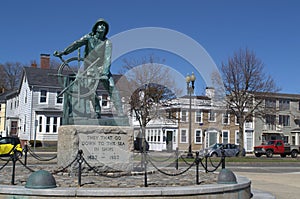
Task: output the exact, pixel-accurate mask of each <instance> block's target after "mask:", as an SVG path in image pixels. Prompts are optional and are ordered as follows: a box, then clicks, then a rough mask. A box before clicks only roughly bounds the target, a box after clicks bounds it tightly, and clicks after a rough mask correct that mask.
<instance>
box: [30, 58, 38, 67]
mask: <svg viewBox="0 0 300 199" xmlns="http://www.w3.org/2000/svg"><path fill="white" fill-rule="evenodd" d="M31 67H32V68H36V67H37V64H36V61H35V60H34V61H32V62H31Z"/></svg>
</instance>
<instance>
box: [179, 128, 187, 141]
mask: <svg viewBox="0 0 300 199" xmlns="http://www.w3.org/2000/svg"><path fill="white" fill-rule="evenodd" d="M180 142H181V143H187V130H186V129H181V131H180Z"/></svg>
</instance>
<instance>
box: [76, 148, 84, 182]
mask: <svg viewBox="0 0 300 199" xmlns="http://www.w3.org/2000/svg"><path fill="white" fill-rule="evenodd" d="M82 153H83V152H82V150H79V151H78V159H77V162H78V186H79V187H81V164H82Z"/></svg>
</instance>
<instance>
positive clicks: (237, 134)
mask: <svg viewBox="0 0 300 199" xmlns="http://www.w3.org/2000/svg"><path fill="white" fill-rule="evenodd" d="M235 144H240V135H239V132H238V131H236V132H235Z"/></svg>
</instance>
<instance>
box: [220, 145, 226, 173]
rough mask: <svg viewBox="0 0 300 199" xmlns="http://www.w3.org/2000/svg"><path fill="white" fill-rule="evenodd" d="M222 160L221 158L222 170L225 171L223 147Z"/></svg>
mask: <svg viewBox="0 0 300 199" xmlns="http://www.w3.org/2000/svg"><path fill="white" fill-rule="evenodd" d="M221 152H222V158H221V161H222V169H225V151H224V149H223V147H222V151H221Z"/></svg>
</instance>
